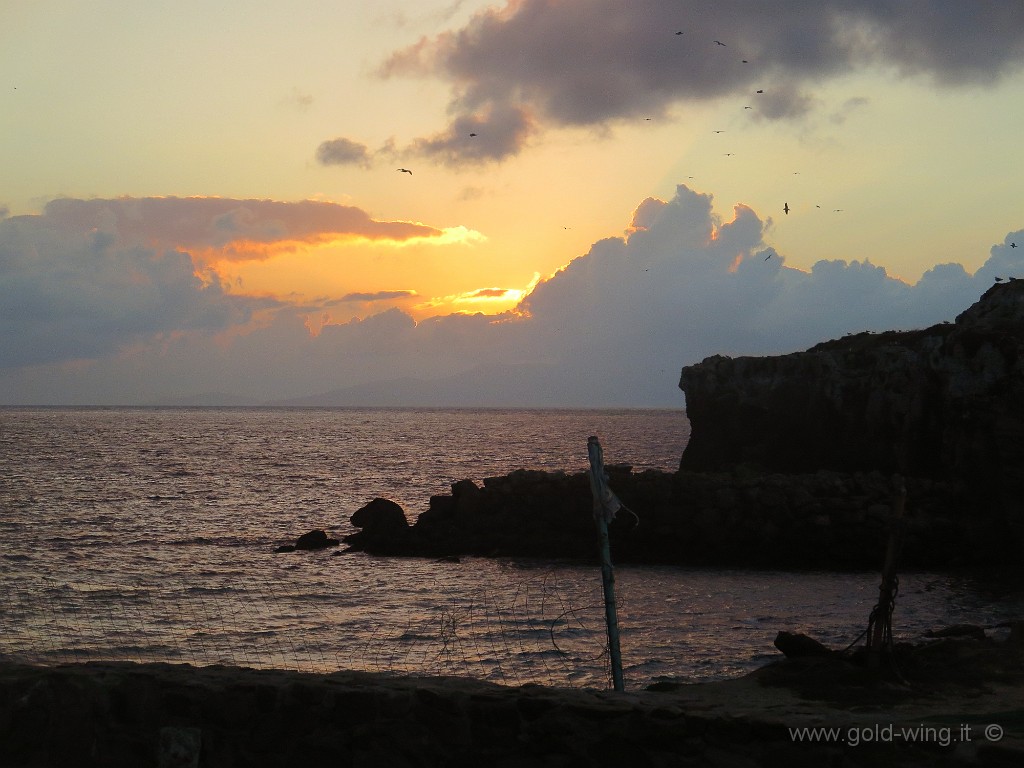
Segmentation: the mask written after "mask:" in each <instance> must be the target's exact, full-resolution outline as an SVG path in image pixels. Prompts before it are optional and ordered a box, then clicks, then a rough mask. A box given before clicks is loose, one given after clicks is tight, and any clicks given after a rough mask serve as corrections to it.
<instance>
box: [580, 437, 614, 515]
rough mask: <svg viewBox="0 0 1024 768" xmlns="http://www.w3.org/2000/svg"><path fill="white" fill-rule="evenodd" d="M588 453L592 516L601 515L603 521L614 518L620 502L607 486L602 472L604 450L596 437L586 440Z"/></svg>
mask: <svg viewBox="0 0 1024 768" xmlns="http://www.w3.org/2000/svg"><path fill="white" fill-rule="evenodd" d="M587 451H588V453H589V455H590V491H591V494H592V495H593V497H594V518H595V519H598V518H599V517H603V518H604V521H605V523H611V521H612V520H614V519H615V513H616V512H618V511H619V510H620V509H622V502H621V501H619V497H618V496H616V495H615V494H614V493H613V492H612V489H611V488H609V487H608V475H606V474H605V472H604V451H603V450H602V449H601V443H600V442H598V440H597V438H596V437H591V438H590V440H588V441H587Z"/></svg>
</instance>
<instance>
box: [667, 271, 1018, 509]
mask: <svg viewBox="0 0 1024 768" xmlns="http://www.w3.org/2000/svg"><path fill="white" fill-rule="evenodd" d="M679 386H680V388H681V389H682V390H683V391H684V392H685V393H686V410H687V414H688V416H689V419H690V424H691V436H690V441H689V444H688V445H687V447H686V450H685V452H684V453H683V457H682V461H681V463H680V468H681V469H687V470H701V471H707V470H724V469H730V468H733V467H736V466H738V465H744V464H746V465H750V466H753V467H760V468H763V469H767V470H776V471H785V472H813V471H817V470H821V469H828V470H834V471H840V472H855V471H870V470H879V471H882V472H884V473H892V472H900V473H902V474H905V475H911V476H917V477H931V478H943V479H947V480H948V479H955V480H959V481H962V482H963V483H964V484H965V485H966V486H967V487H968V488H970V489H971V491H972V493H974V494H975V495H976V496H977V497H978V498H979V501H980V502H982V503H983V505H984V506H987V507H989V508H991V509H994V510H1001V511H1003V512H1011V511H1013V510H1014V509H1015V507H1019V506H1024V503H1022V502H1021V501H1020V500H1021V498H1024V280H1016V281H1011V282H1009V283H1003V284H996V285H994V286H993V287H992V288H990V289H989V290H988V291H986V292H985V294H984V295H983V296H982V297H981V299H980V300H979V301H978V302H977V303H976V304H975V305H974V306H972V307H971V308H970V309H968V310H967V311H965V312H963V313H962V314H961V315H959V316H958V317H957V318H956V322H955V323H943V324H940V325H935V326H932V327H931V328H927V329H925V330H918V331H908V332H898V331H893V332H887V333H880V334H870V333H862V334H858V335H853V336H846V337H844V338H842V339H837V340H834V341H829V342H825V343H823V344H819V345H817V346H815V347H812V348H811V349H809V350H807V351H805V352H797V353H794V354H790V355H782V356H778V357H765V358H753V357H740V358H728V357H722V356H715V357H710V358H708V359H706V360H704V361H703V362H701V363H699V364H697V365H692V366H688V367H686V368H684V369H683V371H682V375H681V377H680V382H679ZM1017 514H1019V513H1017Z"/></svg>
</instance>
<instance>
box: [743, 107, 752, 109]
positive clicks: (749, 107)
mask: <svg viewBox="0 0 1024 768" xmlns="http://www.w3.org/2000/svg"><path fill="white" fill-rule="evenodd" d="M744 109H753V107H744Z"/></svg>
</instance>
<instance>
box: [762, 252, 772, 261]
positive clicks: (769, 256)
mask: <svg viewBox="0 0 1024 768" xmlns="http://www.w3.org/2000/svg"><path fill="white" fill-rule="evenodd" d="M771 257H772V252H771V251H768V255H767V256H765V257H764V260H765V261H768V259H770V258H771Z"/></svg>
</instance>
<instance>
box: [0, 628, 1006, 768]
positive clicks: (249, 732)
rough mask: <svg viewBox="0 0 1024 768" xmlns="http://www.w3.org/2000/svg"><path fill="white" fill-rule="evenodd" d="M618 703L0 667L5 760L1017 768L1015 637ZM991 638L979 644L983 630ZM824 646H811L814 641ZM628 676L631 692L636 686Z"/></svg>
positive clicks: (473, 684) (476, 689) (416, 687)
mask: <svg viewBox="0 0 1024 768" xmlns="http://www.w3.org/2000/svg"><path fill="white" fill-rule="evenodd" d="M975 629H976V630H977V631H976V632H974V633H973V635H974V636H966V637H952V638H947V639H937V640H935V641H933V642H932V643H931V644H929V645H924V646H914V647H911V646H897V647H896V649H895V651H894V653H893V656H892V657H885V658H884V659H882V661H881V663H880V664H879V666H878V667H877V668H874V667H872V666H871V665H869V664H868V663H867V661H866V659H865V658H864V655H863V654H861V655H860V656H853V657H850V656H847V655H845V654H842V653H838V652H835V651H828V650H826V651H825V652H824V653H823V654H822V653H818V654H813V653H812V655H803V656H799V657H796V658H782V657H781V656H780V661H778V662H776V663H774V664H770V665H768V666H766V667H764V668H762V669H761V670H758V671H757V672H755V673H752V674H750V675H747V676H745V677H742V678H738V679H734V680H727V681H721V682H711V683H697V684H691V683H687V682H686V681H680V680H666V681H663V682H660V683H656V684H655V685H653V686H652V687H651V688H650V689H648V690H643V691H629V690H627V691H626V692H624V693H616V692H612V691H595V690H563V689H551V688H544V687H540V686H533V685H528V686H522V687H518V688H512V687H503V686H499V685H492V684H487V683H483V682H478V681H472V680H467V679H457V678H415V677H390V676H386V675H381V674H369V673H355V672H336V673H333V674H327V675H314V674H302V673H295V672H285V671H280V670H252V669H238V668H227V667H202V668H195V667H191V666H188V665H168V664H146V665H137V664H129V663H104V662H96V663H89V664H78V665H66V666H60V667H48V668H47V667H33V666H24V665H17V664H0V765H4V766H12V767H15V768H16V767H18V766H25V767H27V766H110V767H111V768H118V767H120V766H125V767H126V768H127V767H128V766H131V768H138V767H139V766H161V768H166V767H169V766H182V767H184V766H193V767H194V766H253V767H256V768H259V767H261V766H303V767H304V768H305V767H308V766H317V765H349V766H389V767H390V766H396V767H398V768H401V767H402V766H481V765H494V766H496V767H499V766H509V767H511V766H549V767H550V768H559V767H561V766H565V767H566V768H568V767H569V766H573V767H576V766H579V767H585V766H616V767H618V766H652V767H660V766H705V765H716V766H723V767H725V768H729V767H731V766H736V768H743V767H750V768H753V767H755V766H845V767H849V768H857V767H859V766H879V765H885V766H893V767H895V768H901V767H907V768H910V767H911V766H966V765H975V766H1011V765H1013V766H1017V765H1024V685H1022V682H1024V671H1022V664H1021V662H1022V661H1024V642H1022V638H1021V634H1022V633H1021V632H1019V631H1018V629H1017V628H1016V627H1015V628H1014V630H1013V632H1012V633H1011V634H1010V636H1009V639H1004V640H1002V641H996V640H994V639H992V638H988V637H985V636H984V632H983V630H981V629H980V628H975ZM979 633H980V634H979ZM812 645H813V644H812ZM627 682H628V681H627Z"/></svg>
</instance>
